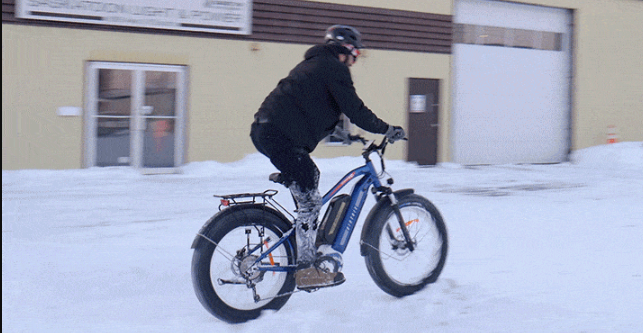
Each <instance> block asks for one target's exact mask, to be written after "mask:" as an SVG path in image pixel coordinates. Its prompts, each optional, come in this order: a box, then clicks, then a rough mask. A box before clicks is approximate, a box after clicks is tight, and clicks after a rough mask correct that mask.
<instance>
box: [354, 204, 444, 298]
mask: <svg viewBox="0 0 643 333" xmlns="http://www.w3.org/2000/svg"><path fill="white" fill-rule="evenodd" d="M398 205H399V207H400V211H401V213H402V216H403V218H404V223H405V225H406V226H407V229H408V231H409V235H410V237H411V240H412V242H413V247H414V249H413V251H411V250H409V248H408V247H407V246H406V242H405V239H404V235H403V234H402V230H401V228H400V223H399V222H398V219H397V217H396V215H395V212H394V211H393V208H392V207H391V206H390V205H385V206H383V207H382V209H380V211H379V212H376V214H375V215H374V217H373V224H372V229H371V231H370V232H369V234H368V235H367V237H366V238H365V242H366V244H367V246H366V255H365V260H366V267H367V268H368V272H369V273H370V275H371V277H372V278H373V280H374V281H375V283H376V284H377V285H378V286H379V287H380V288H381V289H382V290H384V291H385V292H387V293H388V294H391V295H393V296H396V297H403V296H407V295H410V294H413V293H415V292H417V291H419V290H421V289H422V288H424V287H425V286H426V285H427V284H429V283H433V282H435V281H436V280H437V279H438V276H439V275H440V273H441V272H442V268H443V267H444V263H445V261H446V256H447V248H448V237H447V230H446V226H445V224H444V220H443V219H442V216H441V215H440V212H439V211H438V209H437V208H436V207H435V206H434V205H433V204H432V203H431V202H430V201H429V200H427V199H426V198H424V197H421V196H419V195H416V194H410V195H407V196H404V197H402V198H399V200H398Z"/></svg>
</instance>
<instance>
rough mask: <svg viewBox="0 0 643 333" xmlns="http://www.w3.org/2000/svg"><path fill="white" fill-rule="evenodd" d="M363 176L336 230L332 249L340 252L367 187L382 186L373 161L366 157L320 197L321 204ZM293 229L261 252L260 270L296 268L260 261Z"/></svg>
mask: <svg viewBox="0 0 643 333" xmlns="http://www.w3.org/2000/svg"><path fill="white" fill-rule="evenodd" d="M359 176H363V177H362V178H361V179H359V180H358V181H357V183H356V184H355V187H353V190H352V191H351V202H350V204H349V207H348V210H347V212H346V215H345V216H344V220H343V221H342V223H341V225H340V229H339V231H338V232H337V237H335V243H334V244H333V245H332V247H333V249H335V250H337V251H339V252H340V253H344V251H345V250H346V246H347V245H348V241H349V240H350V237H351V235H352V234H353V230H354V229H355V225H356V224H357V219H358V218H359V214H360V212H361V211H362V208H363V207H364V202H365V201H366V197H367V194H368V189H369V188H370V187H371V186H375V187H376V188H379V187H381V186H382V184H381V183H380V180H379V178H378V176H377V171H376V170H375V166H374V165H373V162H372V161H371V160H370V159H366V164H365V165H363V166H361V167H359V168H356V169H353V170H352V171H351V172H349V173H347V174H346V175H345V176H344V177H343V178H342V179H341V180H340V181H339V182H337V184H335V186H333V188H331V189H330V190H329V191H328V192H327V193H326V194H324V196H323V198H322V204H326V203H327V202H328V201H330V199H332V198H333V197H334V196H335V194H337V192H339V191H340V190H341V189H342V188H344V186H346V184H348V183H349V182H350V181H351V180H353V179H355V178H356V177H359ZM294 231H295V229H294V228H292V229H290V230H289V231H288V232H286V233H285V234H284V235H283V236H282V237H281V238H280V239H279V240H278V241H277V242H276V243H275V244H274V245H272V246H271V247H270V248H269V249H268V250H266V251H265V252H263V253H262V254H261V255H260V256H259V257H258V258H257V259H256V260H255V263H256V264H257V267H258V269H259V270H260V271H277V272H288V271H294V270H295V269H296V266H291V265H289V266H274V265H264V264H262V263H261V261H262V260H263V259H265V258H266V257H267V256H269V255H270V253H272V251H274V249H276V248H277V247H278V246H280V245H281V244H283V243H284V242H286V241H287V240H288V239H289V238H290V236H291V235H292V233H293V232H294ZM259 248H261V245H259V246H257V247H256V248H254V249H252V250H251V251H250V253H252V252H254V251H256V250H258V249H259Z"/></svg>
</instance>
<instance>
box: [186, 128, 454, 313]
mask: <svg viewBox="0 0 643 333" xmlns="http://www.w3.org/2000/svg"><path fill="white" fill-rule="evenodd" d="M348 139H349V140H351V141H355V142H356V141H359V142H362V143H363V144H364V145H365V148H364V151H363V153H362V156H363V157H364V160H365V163H364V165H363V166H361V167H358V168H356V169H353V170H352V171H350V172H348V173H347V174H346V175H345V176H344V177H343V178H342V179H341V180H340V181H339V182H337V184H336V185H335V186H333V187H332V188H331V189H330V190H329V191H328V192H327V193H326V194H325V195H324V196H323V198H322V201H323V203H324V204H326V203H329V205H328V207H327V210H326V212H325V214H324V217H323V218H322V220H321V222H320V224H319V230H318V237H317V245H321V244H327V245H330V246H332V248H333V249H335V250H336V251H339V252H340V253H344V251H345V250H346V247H347V245H348V241H349V240H350V237H351V235H352V233H353V230H354V229H355V226H356V224H357V220H358V217H359V214H360V212H361V210H362V208H363V206H364V202H365V201H366V197H367V194H368V191H369V189H370V190H371V192H372V193H373V195H374V196H375V199H376V203H375V205H374V206H373V208H371V210H370V212H369V214H368V215H367V217H366V219H365V221H364V225H363V227H362V232H361V237H360V254H361V255H362V256H363V257H364V258H365V262H366V267H367V269H368V272H369V274H370V276H371V278H372V279H373V281H374V282H375V283H376V284H377V286H378V287H379V288H381V289H382V290H383V291H384V292H386V293H388V294H390V295H393V296H395V297H404V296H407V295H411V294H413V293H416V292H417V291H419V290H422V289H423V288H424V287H425V286H426V285H428V284H430V283H433V282H435V281H436V280H437V279H438V276H439V275H440V273H441V272H442V268H443V267H444V264H445V261H446V256H447V248H448V237H447V230H446V226H445V224H444V220H443V218H442V216H441V214H440V212H439V211H438V209H437V208H436V207H435V205H433V204H432V203H431V202H430V201H429V200H427V199H426V198H424V197H422V196H420V195H418V194H415V193H414V190H413V189H403V190H398V191H393V190H392V189H391V187H390V185H392V184H393V179H392V178H390V176H389V175H388V173H386V168H385V165H384V158H383V155H384V152H385V149H386V146H387V144H388V139H387V138H386V137H385V138H384V139H383V140H382V141H381V143H380V144H379V145H378V144H375V143H374V142H373V141H369V142H367V141H366V140H365V139H364V138H363V137H361V136H349V137H348ZM373 153H375V154H377V155H378V156H379V159H380V162H381V170H380V172H379V173H378V172H377V171H376V169H375V166H374V163H373V162H372V161H371V159H370V156H371V155H372V154H373ZM360 176H361V178H359V177H360ZM269 178H270V180H271V181H273V182H276V183H279V184H282V185H285V186H287V185H288V180H287V179H284V178H283V177H282V175H281V174H280V173H274V174H272V175H270V177H269ZM358 178H359V179H358ZM384 178H387V181H386V184H387V185H383V184H382V182H381V181H380V179H384ZM354 179H358V180H357V182H356V183H355V185H354V187H353V189H352V191H351V192H350V195H349V194H338V192H339V191H340V190H341V189H342V188H343V187H344V186H346V184H348V183H349V182H351V181H352V180H354ZM277 193H278V191H277V190H266V191H264V192H261V193H239V194H228V195H214V196H215V197H218V198H220V202H221V203H220V205H219V212H217V213H216V214H215V215H214V216H212V217H211V218H210V219H209V220H208V221H207V222H206V223H205V224H204V225H203V227H202V228H201V229H200V231H199V232H198V233H197V235H196V237H195V239H194V241H193V243H192V248H193V249H194V254H193V257H192V282H193V285H194V290H195V292H196V295H197V298H198V299H199V301H200V302H201V304H202V305H203V306H204V307H205V308H206V310H208V311H209V312H210V313H211V314H212V315H214V316H215V317H217V318H219V319H221V320H224V321H226V322H230V323H240V322H245V321H248V320H251V319H255V318H257V317H259V316H260V315H261V312H262V311H263V310H266V309H271V310H279V309H280V308H281V307H283V306H284V305H285V304H286V302H287V301H288V299H289V298H290V296H291V295H292V294H293V293H295V292H297V290H295V289H296V284H295V277H294V276H295V271H296V270H297V262H296V258H297V255H296V249H297V246H296V243H295V228H294V216H293V214H291V213H290V212H289V211H288V210H287V209H286V208H284V207H283V206H282V205H281V204H279V203H278V202H277V201H276V200H275V198H274V196H275V195H276V194H277ZM295 205H296V202H295ZM306 291H309V292H311V291H314V290H306Z"/></svg>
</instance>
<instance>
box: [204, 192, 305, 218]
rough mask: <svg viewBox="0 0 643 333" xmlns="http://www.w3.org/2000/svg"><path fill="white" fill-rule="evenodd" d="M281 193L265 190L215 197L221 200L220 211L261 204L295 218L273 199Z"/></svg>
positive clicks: (216, 195)
mask: <svg viewBox="0 0 643 333" xmlns="http://www.w3.org/2000/svg"><path fill="white" fill-rule="evenodd" d="M277 193H279V191H277V190H265V191H263V192H261V193H237V194H225V195H218V194H214V195H213V197H215V198H221V203H220V204H219V211H221V210H223V209H225V208H227V207H230V206H235V205H254V204H260V205H263V206H266V205H268V206H270V207H272V208H274V209H276V210H278V211H281V212H283V213H286V214H287V215H289V216H290V217H291V218H293V219H294V218H295V217H294V216H293V215H292V214H291V213H290V212H289V211H288V210H287V209H286V208H284V206H282V205H281V204H280V203H278V202H277V200H275V199H274V198H273V197H274V196H275V195H276V194H277Z"/></svg>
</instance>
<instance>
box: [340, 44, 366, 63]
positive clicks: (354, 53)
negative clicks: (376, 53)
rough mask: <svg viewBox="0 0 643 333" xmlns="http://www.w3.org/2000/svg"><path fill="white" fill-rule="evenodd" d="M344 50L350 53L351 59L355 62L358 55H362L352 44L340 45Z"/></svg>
mask: <svg viewBox="0 0 643 333" xmlns="http://www.w3.org/2000/svg"><path fill="white" fill-rule="evenodd" d="M342 45H343V46H344V47H345V48H347V49H348V50H349V51H350V52H351V55H352V56H353V58H355V60H354V61H357V57H359V55H360V54H362V53H361V52H360V51H359V49H358V48H356V47H355V46H353V44H342Z"/></svg>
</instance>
